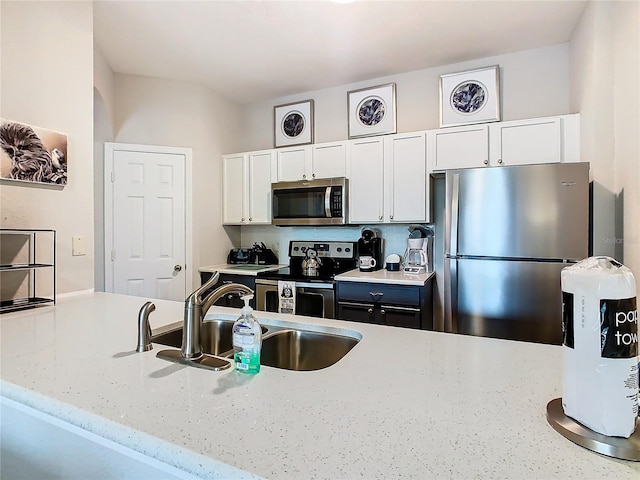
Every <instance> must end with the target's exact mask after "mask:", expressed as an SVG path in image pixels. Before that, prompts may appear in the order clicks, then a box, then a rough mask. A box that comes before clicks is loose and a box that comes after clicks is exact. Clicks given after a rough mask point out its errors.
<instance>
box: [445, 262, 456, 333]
mask: <svg viewBox="0 0 640 480" xmlns="http://www.w3.org/2000/svg"><path fill="white" fill-rule="evenodd" d="M444 282H445V285H447V286H448V287H449V288H445V292H444V331H445V332H448V333H458V322H457V306H458V261H457V260H456V259H454V258H447V259H445V262H444Z"/></svg>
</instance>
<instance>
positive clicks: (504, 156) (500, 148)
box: [489, 117, 562, 165]
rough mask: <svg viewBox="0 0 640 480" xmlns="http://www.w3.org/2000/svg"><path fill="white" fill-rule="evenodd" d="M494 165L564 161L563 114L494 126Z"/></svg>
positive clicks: (492, 133) (492, 159)
mask: <svg viewBox="0 0 640 480" xmlns="http://www.w3.org/2000/svg"><path fill="white" fill-rule="evenodd" d="M489 134H490V143H489V145H490V148H489V151H490V159H489V163H490V164H491V165H529V164H532V163H559V162H561V161H562V150H561V147H562V130H561V121H560V117H553V118H539V119H534V120H526V121H520V120H518V121H514V122H500V123H497V124H495V125H491V128H490V130H489Z"/></svg>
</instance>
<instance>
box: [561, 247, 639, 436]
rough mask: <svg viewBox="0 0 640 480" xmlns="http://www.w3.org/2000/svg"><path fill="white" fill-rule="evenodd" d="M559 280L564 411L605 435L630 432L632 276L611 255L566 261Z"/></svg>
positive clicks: (634, 385) (634, 372) (633, 405)
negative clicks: (567, 264) (567, 265)
mask: <svg viewBox="0 0 640 480" xmlns="http://www.w3.org/2000/svg"><path fill="white" fill-rule="evenodd" d="M561 281H562V303H563V305H562V329H563V345H562V349H563V379H562V406H563V408H564V413H565V414H566V415H567V416H569V417H571V418H573V419H574V420H576V421H578V422H580V423H582V424H583V425H584V426H586V427H588V428H590V429H591V430H593V431H595V432H598V433H601V434H603V435H608V436H614V437H625V438H629V436H631V434H632V433H633V432H634V430H635V426H636V417H637V416H638V309H637V304H636V282H635V279H634V277H633V274H632V273H631V270H629V269H628V268H627V267H625V266H624V265H622V264H620V263H618V262H616V261H615V260H614V259H612V258H610V257H591V258H587V259H585V260H582V261H580V262H578V263H576V264H574V265H571V266H569V267H566V268H564V269H563V270H562V273H561Z"/></svg>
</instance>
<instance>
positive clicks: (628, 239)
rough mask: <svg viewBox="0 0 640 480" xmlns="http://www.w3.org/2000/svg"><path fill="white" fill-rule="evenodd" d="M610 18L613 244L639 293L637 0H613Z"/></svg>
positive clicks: (639, 40) (639, 28) (639, 53)
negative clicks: (619, 249)
mask: <svg viewBox="0 0 640 480" xmlns="http://www.w3.org/2000/svg"><path fill="white" fill-rule="evenodd" d="M612 20H613V26H614V27H613V32H614V36H613V64H614V70H613V80H614V88H613V90H614V97H613V105H614V122H615V142H614V157H615V188H616V194H617V196H618V198H619V199H620V201H619V202H618V213H621V214H622V215H620V216H618V215H617V216H616V219H617V222H616V223H617V224H618V223H620V222H619V220H618V219H620V220H621V221H622V228H617V229H616V238H617V240H616V246H617V245H620V246H621V247H622V253H623V255H622V260H623V262H624V263H625V265H627V266H628V267H629V268H631V270H632V271H633V272H634V274H635V278H636V283H637V284H638V296H639V297H640V140H639V139H638V134H639V133H640V89H639V88H638V86H639V85H640V3H639V2H616V3H615V5H614V6H613V19H612ZM620 209H622V212H619V210H620ZM619 239H621V243H618V242H619V241H620V240H619Z"/></svg>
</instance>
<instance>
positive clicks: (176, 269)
mask: <svg viewBox="0 0 640 480" xmlns="http://www.w3.org/2000/svg"><path fill="white" fill-rule="evenodd" d="M181 270H182V265H174V267H173V271H174V272H179V271H181Z"/></svg>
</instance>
